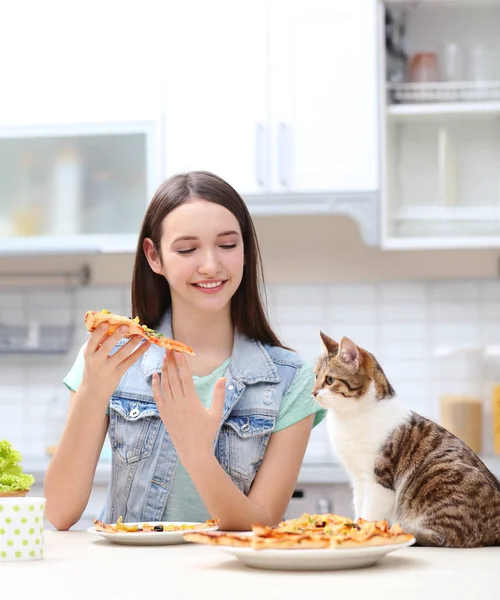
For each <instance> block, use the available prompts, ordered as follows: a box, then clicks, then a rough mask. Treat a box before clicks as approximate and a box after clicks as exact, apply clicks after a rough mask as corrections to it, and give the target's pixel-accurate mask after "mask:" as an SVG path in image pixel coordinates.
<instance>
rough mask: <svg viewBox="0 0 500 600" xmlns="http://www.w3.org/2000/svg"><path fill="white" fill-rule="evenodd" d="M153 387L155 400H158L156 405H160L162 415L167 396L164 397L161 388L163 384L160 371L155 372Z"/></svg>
mask: <svg viewBox="0 0 500 600" xmlns="http://www.w3.org/2000/svg"><path fill="white" fill-rule="evenodd" d="M151 387H152V389H153V398H154V401H155V402H156V406H157V407H158V410H159V411H160V415H161V412H162V410H163V406H164V404H165V398H164V397H163V393H162V390H161V387H162V386H161V383H160V376H159V375H158V373H153V380H152V382H151Z"/></svg>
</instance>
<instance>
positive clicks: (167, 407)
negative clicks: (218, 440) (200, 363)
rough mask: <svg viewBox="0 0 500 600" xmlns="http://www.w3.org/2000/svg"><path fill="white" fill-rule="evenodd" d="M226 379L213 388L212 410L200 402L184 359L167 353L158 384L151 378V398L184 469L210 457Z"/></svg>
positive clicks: (156, 377) (222, 402)
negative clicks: (191, 463) (204, 456)
mask: <svg viewBox="0 0 500 600" xmlns="http://www.w3.org/2000/svg"><path fill="white" fill-rule="evenodd" d="M225 382H226V380H225V378H224V377H222V378H220V379H219V380H218V381H217V383H216V384H215V389H214V396H213V401H212V406H211V408H209V409H206V408H205V407H204V406H203V404H202V403H201V402H200V399H199V398H198V395H197V394H196V389H195V386H194V383H193V377H192V374H191V371H190V369H189V366H188V363H187V361H186V357H185V356H184V354H181V353H179V352H173V351H172V350H167V351H166V355H165V357H164V359H163V364H162V369H161V382H160V377H159V375H158V374H157V373H155V374H154V375H153V396H154V399H155V402H156V405H157V407H158V411H159V413H160V416H161V419H162V421H163V424H164V425H165V428H166V429H167V431H168V434H169V436H170V439H171V440H172V443H173V444H174V446H175V449H176V450H177V454H178V455H179V458H180V460H181V462H182V464H183V465H184V466H185V467H186V464H187V463H189V461H190V460H192V459H194V460H198V459H199V458H200V456H203V454H205V453H206V452H210V453H213V442H214V438H215V435H216V434H217V430H218V428H219V425H220V422H221V419H222V412H223V410H224V394H225Z"/></svg>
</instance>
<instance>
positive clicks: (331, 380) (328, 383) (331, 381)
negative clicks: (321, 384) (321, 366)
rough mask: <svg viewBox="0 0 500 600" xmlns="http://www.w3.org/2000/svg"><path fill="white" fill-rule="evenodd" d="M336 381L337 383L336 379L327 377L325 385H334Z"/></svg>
mask: <svg viewBox="0 0 500 600" xmlns="http://www.w3.org/2000/svg"><path fill="white" fill-rule="evenodd" d="M334 381H335V379H334V378H333V377H332V376H331V375H327V376H326V377H325V383H326V385H332V384H333V382H334Z"/></svg>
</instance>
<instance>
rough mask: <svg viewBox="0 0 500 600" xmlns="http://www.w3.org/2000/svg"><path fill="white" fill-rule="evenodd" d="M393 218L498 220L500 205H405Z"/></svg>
mask: <svg viewBox="0 0 500 600" xmlns="http://www.w3.org/2000/svg"><path fill="white" fill-rule="evenodd" d="M394 218H395V219H396V220H398V221H401V220H408V221H410V220H411V221H500V205H498V206H405V207H402V208H400V209H399V210H398V211H397V212H396V214H395V217H394Z"/></svg>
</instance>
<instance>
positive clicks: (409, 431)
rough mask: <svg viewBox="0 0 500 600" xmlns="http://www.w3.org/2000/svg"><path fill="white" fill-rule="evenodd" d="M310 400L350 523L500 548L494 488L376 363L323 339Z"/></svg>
mask: <svg viewBox="0 0 500 600" xmlns="http://www.w3.org/2000/svg"><path fill="white" fill-rule="evenodd" d="M320 336H321V340H322V342H323V345H324V347H325V350H326V354H325V355H323V356H321V357H320V358H319V359H318V362H317V364H316V366H315V374H316V380H315V384H314V388H313V395H314V397H315V398H316V401H317V402H318V404H320V405H321V406H322V407H323V408H327V409H329V410H328V415H327V418H328V425H329V433H330V436H331V438H332V443H333V445H334V447H335V448H336V450H337V452H338V455H339V457H340V459H341V461H342V463H343V464H344V466H345V468H346V470H347V472H348V474H349V477H350V480H351V484H352V488H353V504H354V510H355V517H356V518H358V517H362V518H364V519H367V520H370V521H372V520H377V521H378V520H383V519H387V520H388V521H389V522H392V523H396V522H397V523H399V524H400V525H401V526H402V527H403V528H404V529H405V530H406V531H408V532H409V533H411V534H413V535H414V537H415V538H416V543H417V544H418V545H420V546H440V547H449V548H476V547H481V546H500V482H499V481H498V479H496V478H495V476H494V475H493V474H492V473H491V472H490V471H489V470H488V469H487V467H486V466H485V465H484V464H483V462H482V461H481V460H480V459H479V458H478V457H477V455H476V454H475V453H474V452H473V451H472V450H471V449H470V448H469V447H468V446H467V445H466V444H464V443H463V442H462V441H461V440H459V439H458V438H457V437H455V436H454V435H453V434H452V433H450V432H449V431H448V430H446V429H444V428H443V427H441V426H440V425H438V424H437V423H435V422H434V421H431V420H429V419H427V418H425V417H423V416H421V415H419V414H417V413H416V412H414V411H411V410H409V409H408V408H407V407H406V406H405V405H404V404H403V402H401V401H400V400H399V399H398V398H397V397H396V394H395V391H394V389H393V387H392V386H391V384H390V383H389V381H388V380H387V377H386V376H385V374H384V371H383V369H382V367H381V366H380V364H379V363H378V362H377V359H376V358H375V357H374V356H373V355H372V354H370V353H369V352H367V351H366V350H364V349H363V348H360V347H358V346H356V344H355V343H354V342H352V341H351V340H350V339H348V338H346V337H343V338H342V339H341V341H340V343H337V342H335V341H334V340H333V339H331V338H330V337H328V336H327V335H326V334H324V333H323V332H320Z"/></svg>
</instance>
